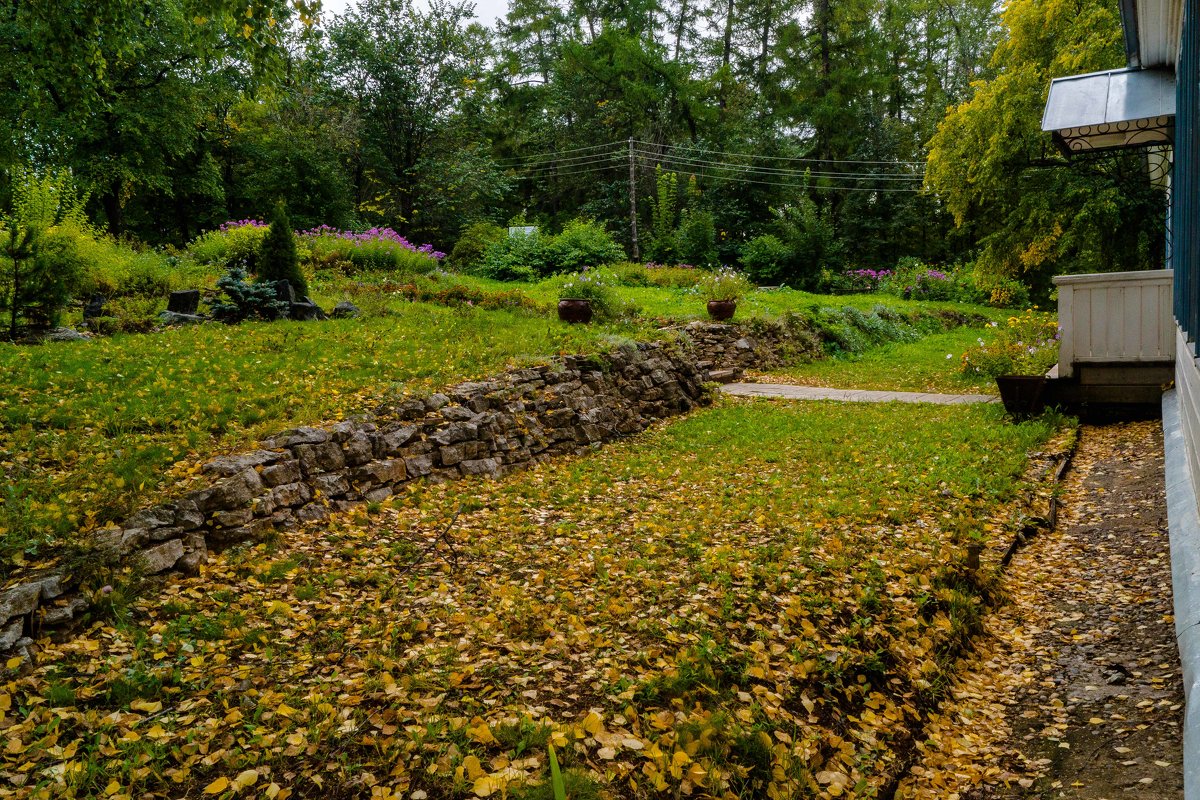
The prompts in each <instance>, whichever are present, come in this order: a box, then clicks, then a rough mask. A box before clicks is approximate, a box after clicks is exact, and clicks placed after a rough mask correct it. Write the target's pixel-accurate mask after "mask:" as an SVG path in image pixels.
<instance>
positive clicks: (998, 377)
mask: <svg viewBox="0 0 1200 800" xmlns="http://www.w3.org/2000/svg"><path fill="white" fill-rule="evenodd" d="M993 325H995V323H993ZM1058 339H1059V332H1058V324H1057V322H1056V321H1055V319H1054V318H1053V317H1052V316H1050V315H1048V314H1041V313H1038V312H1036V311H1035V310H1032V309H1030V310H1028V311H1026V312H1024V313H1023V314H1021V315H1020V316H1013V317H1009V318H1008V322H1007V324H1006V325H1005V327H1004V328H1002V329H1001V330H1000V331H999V332H998V334H997V335H996V337H995V339H994V340H993V341H992V342H990V343H984V342H983V340H982V339H981V340H980V343H979V347H973V348H971V349H969V350H968V351H967V352H966V353H965V354H964V355H963V372H965V373H967V374H980V375H990V376H992V377H993V378H994V379H995V381H996V388H997V389H999V390H1000V400H1001V402H1003V403H1004V409H1005V410H1006V411H1008V412H1009V413H1010V414H1016V415H1025V414H1036V413H1038V412H1039V411H1041V410H1042V390H1043V389H1044V388H1045V385H1046V373H1047V372H1049V371H1050V368H1051V367H1053V366H1054V365H1055V363H1057V362H1058Z"/></svg>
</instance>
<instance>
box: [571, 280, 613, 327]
mask: <svg viewBox="0 0 1200 800" xmlns="http://www.w3.org/2000/svg"><path fill="white" fill-rule="evenodd" d="M616 306H617V302H616V298H615V296H614V293H613V288H612V287H611V286H610V285H609V283H608V280H607V279H606V277H605V275H604V274H603V273H601V272H598V271H595V270H591V271H589V270H586V269H585V270H584V271H583V272H580V273H577V274H575V275H571V276H570V277H568V278H567V279H566V280H565V281H564V282H563V283H562V285H561V286H560V287H559V291H558V318H559V319H560V320H562V321H563V322H569V323H572V324H576V323H587V322H591V321H592V317H593V316H595V315H598V316H599V317H600V318H601V319H605V318H609V317H612V316H614V311H615V309H616Z"/></svg>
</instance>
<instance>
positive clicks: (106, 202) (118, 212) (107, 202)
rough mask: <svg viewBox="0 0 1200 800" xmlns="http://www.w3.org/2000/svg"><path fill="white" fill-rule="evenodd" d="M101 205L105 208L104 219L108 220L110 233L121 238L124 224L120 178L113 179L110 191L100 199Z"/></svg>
mask: <svg viewBox="0 0 1200 800" xmlns="http://www.w3.org/2000/svg"><path fill="white" fill-rule="evenodd" d="M100 203H101V205H103V206H104V217H105V219H107V220H108V232H109V233H110V234H112V235H113V236H120V235H121V223H122V208H121V179H120V178H114V179H113V181H112V183H111V184H109V187H108V191H106V192H105V193H104V195H103V196H102V197H101V198H100Z"/></svg>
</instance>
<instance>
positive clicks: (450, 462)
mask: <svg viewBox="0 0 1200 800" xmlns="http://www.w3.org/2000/svg"><path fill="white" fill-rule="evenodd" d="M463 450H464V446H463V444H461V443H460V444H451V445H447V446H446V447H443V448H441V449H440V450H438V459H439V460H440V461H441V462H442V465H443V466H446V467H452V466H454V465H455V464H457V463H459V462H460V461H462V460H463V458H465V457H466V456H465V453H464V452H463Z"/></svg>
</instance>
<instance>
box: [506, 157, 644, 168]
mask: <svg viewBox="0 0 1200 800" xmlns="http://www.w3.org/2000/svg"><path fill="white" fill-rule="evenodd" d="M624 155H625V153H624V152H614V153H596V154H595V155H591V156H576V157H575V158H573V159H565V160H563V161H550V162H546V163H544V164H535V165H533V166H530V167H529V168H527V169H525V170H520V171H521V172H545V171H554V170H555V169H560V168H564V167H565V168H568V169H569V168H571V167H582V166H586V165H587V164H595V163H598V162H602V161H610V160H614V159H620V158H621V157H622V156H624ZM507 169H514V168H513V167H508V168H507Z"/></svg>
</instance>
